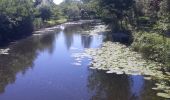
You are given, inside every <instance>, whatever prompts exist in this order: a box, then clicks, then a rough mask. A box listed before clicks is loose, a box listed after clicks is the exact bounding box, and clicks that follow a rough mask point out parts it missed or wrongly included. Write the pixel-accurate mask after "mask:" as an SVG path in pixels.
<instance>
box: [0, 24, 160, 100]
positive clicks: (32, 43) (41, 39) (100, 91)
mask: <svg viewBox="0 0 170 100" xmlns="http://www.w3.org/2000/svg"><path fill="white" fill-rule="evenodd" d="M95 25H96V24H94V23H88V24H83V25H70V26H67V27H65V29H63V30H61V29H56V30H55V31H54V32H43V33H42V35H33V36H31V37H28V38H26V39H23V40H20V41H18V42H15V43H12V44H11V45H9V46H8V47H7V48H10V51H9V55H0V100H162V99H161V98H159V97H157V96H156V95H155V94H156V92H154V91H153V90H152V89H151V88H152V87H153V84H154V82H153V81H146V80H144V79H143V77H142V76H128V75H115V74H106V73H105V72H104V71H99V70H91V69H89V68H88V64H89V62H90V60H89V59H87V58H84V59H83V61H82V65H81V66H78V65H74V64H73V63H74V62H75V60H74V58H72V57H71V55H72V54H73V53H80V52H83V51H84V49H86V48H99V47H100V45H101V43H102V42H104V41H107V36H106V35H105V33H102V32H100V33H99V35H94V36H89V35H85V34H84V31H88V30H93V28H94V26H95Z"/></svg>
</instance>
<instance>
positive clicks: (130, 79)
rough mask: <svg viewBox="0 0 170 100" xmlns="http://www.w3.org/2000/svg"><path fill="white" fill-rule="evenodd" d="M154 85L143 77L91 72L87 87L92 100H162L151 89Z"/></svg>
mask: <svg viewBox="0 0 170 100" xmlns="http://www.w3.org/2000/svg"><path fill="white" fill-rule="evenodd" d="M140 77H141V78H140ZM136 79H137V80H136ZM153 83H154V82H152V81H146V80H144V79H143V76H128V75H125V74H124V75H116V74H107V73H106V72H105V71H98V70H90V72H89V76H88V85H87V87H88V90H89V94H91V100H162V99H161V98H159V97H157V96H155V92H153V90H152V89H151V87H152V86H153Z"/></svg>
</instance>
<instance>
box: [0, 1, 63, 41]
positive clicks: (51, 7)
mask: <svg viewBox="0 0 170 100" xmlns="http://www.w3.org/2000/svg"><path fill="white" fill-rule="evenodd" d="M44 1H46V2H47V1H48V2H47V3H43V2H42V0H35V1H33V0H0V41H1V43H2V41H3V42H6V41H11V40H14V39H18V38H21V37H23V36H26V35H29V34H31V32H32V31H33V30H36V29H38V28H41V27H43V26H50V25H54V24H57V23H58V22H61V18H62V17H61V16H62V13H61V11H60V10H59V8H58V6H57V5H55V4H54V3H53V2H50V0H44ZM51 20H53V23H51ZM62 21H63V19H62ZM54 22H55V23H54Z"/></svg>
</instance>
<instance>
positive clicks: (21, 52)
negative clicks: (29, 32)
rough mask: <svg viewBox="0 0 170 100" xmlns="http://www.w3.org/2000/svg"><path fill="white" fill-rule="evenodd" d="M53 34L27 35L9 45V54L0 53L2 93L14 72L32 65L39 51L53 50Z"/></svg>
mask: <svg viewBox="0 0 170 100" xmlns="http://www.w3.org/2000/svg"><path fill="white" fill-rule="evenodd" d="M54 35H55V34H47V35H42V36H36V37H29V38H27V39H24V40H21V42H19V43H16V44H14V45H11V46H10V49H11V51H10V52H9V55H0V93H3V92H4V90H5V87H6V86H7V85H8V84H12V83H14V82H15V80H16V74H17V73H18V72H22V73H23V74H25V72H26V70H27V69H29V68H32V67H33V66H34V60H35V59H36V58H37V55H38V52H39V51H44V50H48V51H49V53H52V52H53V49H54V48H53V42H54V39H55V36H54Z"/></svg>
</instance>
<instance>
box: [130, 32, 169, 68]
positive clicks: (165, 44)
mask: <svg viewBox="0 0 170 100" xmlns="http://www.w3.org/2000/svg"><path fill="white" fill-rule="evenodd" d="M169 44H170V38H167V37H163V36H162V35H159V34H157V33H147V32H136V33H134V42H133V44H132V47H133V48H134V50H136V51H139V52H141V53H142V54H143V56H144V57H146V58H149V59H151V60H154V61H157V62H161V63H162V64H164V65H166V66H169V67H170V63H169V62H170V52H169V50H170V45H169Z"/></svg>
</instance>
